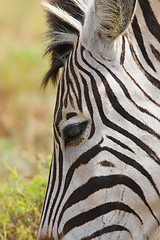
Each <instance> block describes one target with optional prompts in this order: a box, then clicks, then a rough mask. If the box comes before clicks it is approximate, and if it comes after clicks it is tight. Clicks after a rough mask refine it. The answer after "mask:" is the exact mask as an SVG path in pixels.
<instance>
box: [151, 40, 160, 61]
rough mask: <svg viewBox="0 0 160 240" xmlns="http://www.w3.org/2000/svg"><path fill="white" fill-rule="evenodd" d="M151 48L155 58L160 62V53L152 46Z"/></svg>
mask: <svg viewBox="0 0 160 240" xmlns="http://www.w3.org/2000/svg"><path fill="white" fill-rule="evenodd" d="M150 47H151V50H152V53H153V54H154V56H155V58H156V59H157V60H158V61H159V62H160V52H159V51H158V50H157V49H156V48H155V47H154V46H153V45H152V44H151V45H150Z"/></svg>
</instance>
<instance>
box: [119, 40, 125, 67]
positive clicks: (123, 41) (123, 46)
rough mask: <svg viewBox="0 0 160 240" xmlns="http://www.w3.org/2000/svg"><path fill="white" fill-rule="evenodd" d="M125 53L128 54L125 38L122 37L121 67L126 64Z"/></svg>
mask: <svg viewBox="0 0 160 240" xmlns="http://www.w3.org/2000/svg"><path fill="white" fill-rule="evenodd" d="M125 53H126V48H125V40H124V36H122V52H121V57H120V64H121V65H123V64H124V60H125Z"/></svg>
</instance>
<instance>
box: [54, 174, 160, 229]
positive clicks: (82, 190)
mask: <svg viewBox="0 0 160 240" xmlns="http://www.w3.org/2000/svg"><path fill="white" fill-rule="evenodd" d="M117 185H124V186H126V187H128V188H130V189H131V190H132V191H133V192H134V193H135V194H136V195H138V196H139V197H140V198H141V200H142V201H143V202H144V204H145V205H146V207H147V208H148V209H149V210H150V213H151V214H152V216H153V217H154V218H155V220H156V221H157V223H158V225H159V221H158V219H157V218H156V216H155V215H154V213H153V211H152V209H151V207H150V206H149V204H148V202H147V201H146V198H145V196H144V193H143V191H142V189H141V188H140V186H139V185H138V184H137V183H136V182H135V181H134V180H132V179H131V178H129V177H128V176H125V175H121V174H118V175H110V176H99V177H93V178H91V179H89V180H88V182H87V183H85V184H84V185H82V186H80V187H79V188H77V189H76V190H75V191H74V192H73V193H72V194H71V195H70V197H69V198H68V200H67V202H66V203H65V205H64V207H63V209H62V211H61V214H60V216H59V220H58V226H59V224H60V220H61V219H62V216H63V213H64V210H66V209H67V208H69V207H70V206H72V205H74V204H76V203H78V202H80V201H82V200H84V199H87V198H88V197H89V196H90V195H92V194H94V193H95V192H98V191H99V190H102V189H107V188H113V187H115V186H117Z"/></svg>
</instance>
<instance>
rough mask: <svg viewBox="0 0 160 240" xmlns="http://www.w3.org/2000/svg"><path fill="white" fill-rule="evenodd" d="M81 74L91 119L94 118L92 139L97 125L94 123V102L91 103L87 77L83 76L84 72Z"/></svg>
mask: <svg viewBox="0 0 160 240" xmlns="http://www.w3.org/2000/svg"><path fill="white" fill-rule="evenodd" d="M80 76H81V80H82V82H83V86H84V97H85V100H86V104H87V108H88V111H89V113H90V116H91V119H92V127H91V132H90V135H89V138H88V139H90V138H91V137H92V136H93V135H94V133H95V125H94V119H93V108H92V104H91V101H90V98H89V89H88V85H87V82H86V80H85V78H84V77H83V76H82V74H80Z"/></svg>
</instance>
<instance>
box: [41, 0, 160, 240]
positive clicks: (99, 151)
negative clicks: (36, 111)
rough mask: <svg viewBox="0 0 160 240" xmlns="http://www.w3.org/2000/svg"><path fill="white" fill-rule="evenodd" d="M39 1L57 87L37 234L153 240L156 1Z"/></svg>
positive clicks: (159, 220) (157, 178)
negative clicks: (47, 165)
mask: <svg viewBox="0 0 160 240" xmlns="http://www.w3.org/2000/svg"><path fill="white" fill-rule="evenodd" d="M42 5H43V6H44V7H45V9H46V13H47V16H48V18H47V19H48V24H49V30H48V33H47V37H48V41H49V43H48V47H47V50H46V54H49V56H50V58H51V67H50V69H49V71H48V72H47V74H46V76H45V78H44V81H43V86H46V85H47V84H48V82H49V81H50V79H51V80H52V82H53V84H56V83H57V81H58V83H57V84H58V87H57V100H56V103H55V110H54V123H53V129H54V130H53V131H54V143H53V158H52V161H51V166H50V171H49V179H48V185H47V189H46V194H45V199H44V204H43V209H42V213H41V220H40V224H39V233H38V239H39V240H58V239H59V240H62V239H63V240H89V239H95V240H104V239H105V240H129V239H132V240H142V239H143V240H154V239H157V237H158V234H159V232H160V78H159V77H160V45H159V42H160V26H159V22H160V14H159V13H160V1H159V0H50V1H49V2H42ZM61 68H62V70H61V71H59V70H60V69H61ZM59 75H60V78H59V80H57V79H58V76H59Z"/></svg>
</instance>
